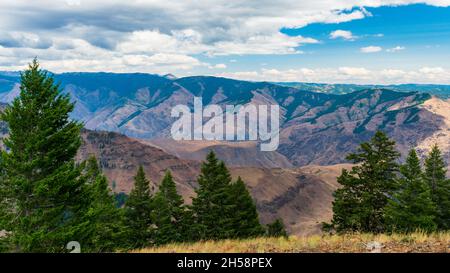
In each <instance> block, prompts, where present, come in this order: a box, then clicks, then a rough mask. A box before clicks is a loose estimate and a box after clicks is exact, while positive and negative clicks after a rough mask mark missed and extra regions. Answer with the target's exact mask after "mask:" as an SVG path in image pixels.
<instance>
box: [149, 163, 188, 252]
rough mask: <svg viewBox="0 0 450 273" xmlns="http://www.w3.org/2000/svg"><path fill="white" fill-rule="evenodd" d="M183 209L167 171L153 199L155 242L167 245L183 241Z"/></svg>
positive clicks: (181, 200) (180, 199)
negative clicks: (155, 228)
mask: <svg viewBox="0 0 450 273" xmlns="http://www.w3.org/2000/svg"><path fill="white" fill-rule="evenodd" d="M184 216H185V208H184V204H183V198H182V197H181V196H180V195H179V194H178V193H177V189H176V185H175V182H174V181H173V178H172V174H171V173H170V171H167V172H166V174H165V175H164V178H163V180H162V182H161V185H160V186H159V191H158V192H157V193H156V194H155V197H154V198H153V221H154V223H155V225H156V227H157V230H156V235H155V242H156V243H157V244H167V243H171V242H182V241H184V240H185V239H184V236H185V234H184V228H185V224H184V222H183V221H184Z"/></svg>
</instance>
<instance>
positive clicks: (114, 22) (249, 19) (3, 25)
mask: <svg viewBox="0 0 450 273" xmlns="http://www.w3.org/2000/svg"><path fill="white" fill-rule="evenodd" d="M419 2H420V3H422V2H425V3H427V4H430V5H435V6H449V5H450V1H448V0H420V1H419V0H365V1H363V2H361V1H356V0H348V1H333V0H326V1H298V0H280V1H276V2H275V1H266V0H262V1H247V0H235V1H229V0H214V1H196V0H184V1H176V0H164V1H162V0H152V1H143V0H128V1H121V0H91V1H84V0H58V1H55V0H40V1H27V0H15V1H1V2H0V37H1V39H0V46H1V48H0V57H1V58H0V60H2V63H1V64H0V65H2V68H3V69H5V68H6V69H7V67H8V64H9V67H21V65H23V64H24V63H26V62H28V61H29V60H30V59H29V58H30V57H34V56H38V57H39V58H40V59H41V61H42V62H43V63H44V62H48V63H52V64H54V67H55V69H57V70H58V71H63V70H66V69H67V70H70V71H73V70H94V69H99V70H105V71H106V70H111V69H114V70H118V71H134V70H135V69H143V72H147V71H150V70H152V69H156V68H157V67H159V68H161V69H162V66H164V65H163V64H162V63H161V62H160V60H167V61H168V62H169V63H167V65H166V67H173V68H174V69H178V68H181V69H190V68H193V67H196V66H202V65H205V64H203V63H201V62H200V61H199V60H198V59H199V58H198V56H197V55H204V56H217V55H244V54H300V53H302V50H301V46H302V45H304V44H307V43H317V42H318V41H317V40H315V39H313V38H310V37H302V36H288V35H285V34H283V33H281V32H280V29H283V28H300V27H304V26H306V25H308V24H311V23H341V22H348V21H352V20H357V19H362V18H365V17H367V16H370V13H368V12H367V11H366V10H365V9H364V8H363V7H362V6H364V7H380V6H386V5H405V4H411V3H419ZM338 34H339V33H336V34H335V35H337V36H335V37H336V38H337V37H339V38H343V39H348V38H349V37H351V36H348V33H347V34H345V33H340V35H338ZM352 36H353V34H352ZM158 54H159V55H158ZM144 56H146V57H144ZM127 59H128V60H127ZM155 60H156V61H155ZM58 61H60V62H58ZM145 61H149V63H148V65H145V64H144V62H145ZM174 63H175V64H174ZM132 64H134V65H132ZM127 65H129V66H130V67H127ZM170 65H173V66H170ZM152 71H153V70H152ZM165 72H171V71H165Z"/></svg>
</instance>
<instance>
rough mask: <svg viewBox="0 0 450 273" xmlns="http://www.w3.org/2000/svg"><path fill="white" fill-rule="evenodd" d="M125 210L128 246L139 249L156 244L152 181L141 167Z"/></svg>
mask: <svg viewBox="0 0 450 273" xmlns="http://www.w3.org/2000/svg"><path fill="white" fill-rule="evenodd" d="M124 209H125V212H124V215H125V218H124V221H125V222H124V226H125V228H126V235H125V236H126V238H127V241H128V243H127V244H128V246H129V247H131V248H139V247H144V246H148V245H150V244H152V243H154V241H153V240H154V227H153V222H152V196H151V191H150V181H149V180H148V179H147V178H146V177H145V173H144V168H143V167H142V166H139V169H138V171H137V174H136V176H135V177H134V188H133V189H132V190H131V192H130V196H129V197H128V199H127V201H126V202H125V207H124Z"/></svg>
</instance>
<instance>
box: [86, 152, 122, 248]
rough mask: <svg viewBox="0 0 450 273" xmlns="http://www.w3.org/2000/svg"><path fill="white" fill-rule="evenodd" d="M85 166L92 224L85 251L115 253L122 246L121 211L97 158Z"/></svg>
mask: <svg viewBox="0 0 450 273" xmlns="http://www.w3.org/2000/svg"><path fill="white" fill-rule="evenodd" d="M84 166H85V167H84V176H83V178H84V179H85V180H86V187H87V188H88V189H89V193H90V206H89V207H88V210H87V212H86V218H87V219H88V220H89V223H90V224H89V227H88V228H89V232H86V236H87V242H86V243H84V244H83V249H85V251H86V250H89V251H90V252H105V251H113V250H114V249H115V248H117V247H120V246H121V241H120V240H121V239H122V238H121V232H122V229H121V219H120V211H119V209H118V208H117V206H116V201H115V197H114V194H113V193H112V192H111V190H110V189H109V187H108V180H107V179H106V177H105V176H104V175H103V174H102V172H101V168H100V166H99V165H98V163H97V160H96V159H95V157H93V156H92V157H90V158H89V159H88V160H87V161H86V162H85V163H84Z"/></svg>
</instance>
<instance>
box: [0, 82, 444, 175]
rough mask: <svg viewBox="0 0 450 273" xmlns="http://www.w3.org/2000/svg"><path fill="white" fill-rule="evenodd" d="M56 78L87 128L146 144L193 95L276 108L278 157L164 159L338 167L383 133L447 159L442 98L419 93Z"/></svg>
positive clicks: (240, 152)
mask: <svg viewBox="0 0 450 273" xmlns="http://www.w3.org/2000/svg"><path fill="white" fill-rule="evenodd" d="M3 78H4V79H3ZM3 78H2V81H3V82H4V85H2V86H3V88H0V100H1V101H9V100H10V99H11V98H12V97H14V96H15V95H17V90H18V87H17V80H18V79H17V78H14V77H13V76H8V77H6V76H4V77H3ZM55 78H56V81H58V82H61V87H62V88H64V92H67V93H70V94H71V97H72V98H73V100H74V101H76V108H75V111H74V113H73V117H74V118H77V119H80V120H82V121H84V122H85V126H86V128H88V129H95V130H106V131H114V132H120V133H122V134H125V135H128V136H130V137H136V138H140V139H143V140H151V141H155V140H156V139H158V140H161V139H163V140H164V139H166V140H167V139H170V127H171V126H172V124H173V122H174V121H175V120H176V119H175V118H172V117H171V115H170V114H171V113H170V112H171V109H172V108H173V107H174V106H175V105H178V104H183V105H187V106H189V107H192V104H193V98H194V97H199V96H200V97H202V98H203V104H204V105H207V104H209V103H215V104H219V105H221V106H224V105H236V104H248V103H254V104H279V105H280V136H281V139H280V145H279V148H278V149H277V151H276V152H275V153H267V154H265V155H262V154H261V153H258V151H254V149H255V148H254V147H255V146H254V147H251V145H249V146H246V147H242V146H240V145H230V144H229V143H211V142H204V143H202V144H201V145H198V144H195V145H194V146H196V147H197V148H196V150H195V151H193V152H186V151H187V150H189V149H191V147H185V146H193V145H191V144H186V145H174V146H175V147H172V146H164V145H162V144H161V142H159V144H161V145H160V146H161V147H162V148H163V149H166V150H167V151H168V152H169V153H173V154H176V155H178V156H179V157H181V158H185V159H200V158H202V157H203V156H204V154H205V153H206V151H208V150H209V149H214V150H216V151H218V154H219V155H220V156H221V157H222V158H223V159H224V160H225V161H227V163H229V164H235V165H237V166H240V165H243V166H256V167H287V166H289V165H294V166H305V165H309V164H319V165H329V164H338V163H343V162H345V160H344V158H345V156H346V155H347V154H348V153H349V152H353V151H354V150H355V149H356V147H357V146H358V145H359V143H361V142H363V141H367V140H368V139H370V137H371V136H372V135H373V134H374V133H375V131H376V130H383V131H385V132H387V133H388V135H389V136H390V137H392V138H394V139H395V140H396V141H397V144H398V149H399V150H400V151H401V152H402V154H405V153H406V152H407V150H408V149H409V148H410V147H419V148H420V149H422V150H425V149H426V148H427V146H429V145H431V144H432V143H433V142H435V141H437V142H439V144H442V146H443V147H442V148H443V149H445V151H444V152H445V154H446V156H447V160H449V161H450V155H448V154H449V153H448V151H449V150H450V148H449V147H448V146H449V145H447V144H445V143H444V142H445V139H446V136H447V134H446V132H447V131H448V122H447V119H449V118H448V111H447V110H445V109H448V103H447V102H443V101H442V100H439V99H433V100H432V101H433V102H430V103H428V102H427V101H428V100H429V99H430V98H431V97H430V96H429V95H427V94H424V93H406V92H394V91H391V90H386V89H367V90H359V91H355V92H353V93H350V94H343V95H334V94H326V93H314V92H309V91H304V90H300V89H296V88H292V87H285V86H279V85H275V84H271V83H265V82H246V81H237V80H231V79H225V78H216V77H187V78H180V79H177V78H173V77H160V76H157V75H149V74H139V73H135V74H111V73H65V74H60V75H55ZM413 87H414V86H411V88H413ZM7 90H10V91H7ZM424 102H427V103H425V104H424ZM437 107H438V108H440V109H444V110H439V109H437ZM252 122H255V121H252ZM168 143H170V142H168ZM159 144H157V145H159ZM200 146H201V147H200ZM277 162H279V164H278V165H277Z"/></svg>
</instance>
